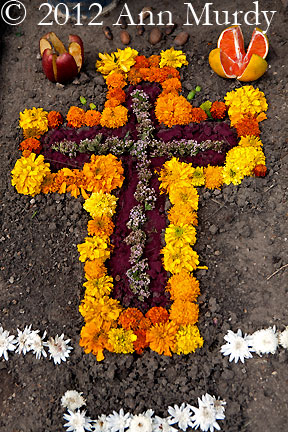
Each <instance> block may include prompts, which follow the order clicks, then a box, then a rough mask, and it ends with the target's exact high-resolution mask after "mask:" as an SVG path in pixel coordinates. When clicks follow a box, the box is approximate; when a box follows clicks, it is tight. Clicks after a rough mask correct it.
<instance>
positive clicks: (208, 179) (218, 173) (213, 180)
mask: <svg viewBox="0 0 288 432" xmlns="http://www.w3.org/2000/svg"><path fill="white" fill-rule="evenodd" d="M222 172H223V168H222V167H220V166H211V165H208V166H207V168H205V169H204V173H205V187H206V188H208V189H220V187H221V186H222V184H223V174H222Z"/></svg>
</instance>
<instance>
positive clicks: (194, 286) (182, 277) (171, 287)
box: [166, 271, 200, 302]
mask: <svg viewBox="0 0 288 432" xmlns="http://www.w3.org/2000/svg"><path fill="white" fill-rule="evenodd" d="M166 289H167V291H169V292H170V298H171V300H173V301H174V300H183V301H189V302H194V301H195V300H196V299H197V297H198V296H199V295H200V288H199V281H198V280H197V279H196V278H195V277H194V276H192V275H191V274H190V273H188V272H187V271H182V272H180V273H178V274H176V275H173V276H171V277H170V279H169V280H168V284H167V287H166Z"/></svg>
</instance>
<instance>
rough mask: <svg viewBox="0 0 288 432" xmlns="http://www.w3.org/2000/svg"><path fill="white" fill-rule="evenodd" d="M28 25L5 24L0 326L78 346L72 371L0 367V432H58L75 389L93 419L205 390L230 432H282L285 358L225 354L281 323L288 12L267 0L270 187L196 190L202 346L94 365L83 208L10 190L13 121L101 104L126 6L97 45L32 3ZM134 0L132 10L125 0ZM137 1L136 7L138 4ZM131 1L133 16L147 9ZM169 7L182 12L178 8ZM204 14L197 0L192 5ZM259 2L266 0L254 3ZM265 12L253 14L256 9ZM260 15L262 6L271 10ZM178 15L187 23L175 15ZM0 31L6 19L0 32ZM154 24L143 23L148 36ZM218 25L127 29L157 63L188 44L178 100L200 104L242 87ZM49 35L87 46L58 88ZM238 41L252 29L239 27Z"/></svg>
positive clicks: (92, 30) (91, 32)
mask: <svg viewBox="0 0 288 432" xmlns="http://www.w3.org/2000/svg"><path fill="white" fill-rule="evenodd" d="M25 3H26V6H27V10H28V13H27V18H26V20H25V21H24V22H23V23H22V24H21V26H20V28H19V27H12V26H10V27H8V26H7V27H4V26H3V25H2V38H1V51H2V55H1V58H2V66H1V91H2V104H1V108H0V109H1V115H2V119H1V132H0V142H1V158H0V164H1V210H2V215H1V222H2V230H1V235H0V242H1V253H0V255H1V270H2V284H1V291H0V322H1V323H2V325H3V326H4V328H6V329H7V330H10V331H11V332H13V333H15V332H16V329H17V327H18V328H21V329H23V327H24V325H26V324H30V323H31V324H32V325H33V327H34V328H39V329H41V331H44V330H47V332H48V333H49V335H56V334H57V333H58V334H61V333H62V332H64V333H65V334H66V335H67V336H69V337H71V339H72V344H73V346H74V350H73V352H72V354H71V356H70V359H69V361H67V363H62V364H61V365H59V366H54V364H53V363H52V362H51V361H48V360H47V361H45V360H42V361H37V360H36V359H34V357H32V355H27V356H26V357H24V356H18V355H17V354H14V355H13V354H12V355H11V356H10V358H9V361H8V362H5V361H4V360H1V361H0V382H1V391H0V431H1V432H8V431H11V432H12V431H13V432H21V431H22V432H36V431H37V432H44V431H47V432H48V431H49V432H56V431H59V430H63V421H62V409H61V406H60V398H61V396H62V395H63V393H64V392H65V391H66V390H67V389H77V390H79V391H83V392H84V395H85V397H86V398H87V406H88V411H89V415H91V417H93V418H95V417H96V416H97V415H99V414H101V413H106V414H108V413H110V412H112V410H117V411H118V410H119V409H120V408H124V410H130V411H131V412H134V413H138V412H141V411H143V410H145V409H148V408H152V409H154V410H155V412H156V414H157V415H167V413H166V408H167V406H168V405H171V404H175V403H176V404H181V403H182V402H183V401H186V402H190V403H192V404H196V402H197V400H196V399H197V397H198V396H200V395H201V394H203V393H205V392H209V393H211V394H215V395H217V396H220V397H221V398H224V399H226V401H227V409H226V416H227V417H226V420H225V421H223V422H220V423H221V428H222V430H224V431H226V432H228V431H229V432H236V431H241V432H243V431H247V432H260V431H261V432H268V431H269V432H286V431H287V421H288V414H287V404H288V396H287V391H286V385H287V384H288V380H287V360H288V354H287V351H286V352H285V351H284V350H283V349H282V350H279V351H278V352H277V353H276V354H275V355H274V356H272V355H270V356H263V357H257V356H254V358H253V359H250V360H248V361H247V362H246V363H245V364H244V365H242V364H237V365H235V364H234V363H233V364H231V363H229V362H228V360H227V358H223V357H222V355H221V354H220V353H219V349H220V346H221V345H222V344H223V336H224V335H225V333H226V332H227V330H228V329H232V330H233V331H236V330H237V329H238V328H241V329H242V330H243V331H244V332H247V333H249V332H253V331H255V330H257V329H259V328H263V327H268V326H270V325H274V324H275V325H276V326H277V328H278V329H281V330H282V329H283V328H284V326H285V325H286V324H288V322H287V306H288V301H287V275H288V268H287V267H286V268H283V269H282V270H280V271H279V272H278V273H277V274H275V275H274V276H273V277H271V278H270V279H269V280H268V277H269V275H271V274H272V273H274V272H275V271H276V270H277V269H280V268H281V267H282V266H284V265H285V264H287V206H286V202H287V172H288V159H287V148H286V146H287V123H285V122H286V114H287V93H288V84H287V69H286V67H287V61H286V55H287V34H286V29H287V15H286V18H285V11H284V6H285V4H284V3H285V2H283V3H282V2H280V1H277V0H272V1H271V2H268V3H269V10H276V11H277V13H276V14H275V17H274V19H273V21H272V24H271V27H270V29H269V32H268V37H269V40H270V52H269V55H268V59H267V60H268V62H269V65H270V67H269V69H268V71H267V73H266V74H265V75H264V76H263V77H262V78H261V79H260V80H259V81H258V82H257V84H256V85H257V86H259V88H260V90H262V91H264V92H265V95H266V97H267V101H268V103H269V111H268V120H266V121H265V122H263V124H262V125H261V130H262V134H261V139H262V141H263V143H264V150H265V154H266V157H267V166H268V169H269V171H268V175H267V176H266V178H264V179H262V178H258V179H255V178H247V179H245V180H244V181H243V182H242V184H241V185H240V186H236V187H235V186H229V187H227V186H226V187H224V188H223V190H222V191H221V192H218V191H215V192H213V193H212V192H207V191H204V192H203V191H201V193H200V195H201V197H200V203H201V206H200V210H199V220H200V223H199V227H198V241H197V244H196V249H197V251H198V253H199V254H200V256H201V260H202V262H204V263H205V264H206V265H207V266H208V267H209V270H208V271H203V270H201V271H198V272H197V277H198V278H199V280H200V284H201V291H202V296H201V299H200V300H201V304H200V321H199V328H200V331H201V334H202V336H203V337H204V340H205V344H204V347H203V349H202V350H198V351H197V353H196V354H193V355H189V356H183V357H182V356H181V357H179V356H176V355H174V356H173V357H172V358H168V357H161V356H158V355H157V354H156V353H153V352H149V351H147V352H145V353H144V355H143V356H141V357H136V356H135V357H134V356H132V355H126V356H125V355H113V354H109V353H107V354H106V357H105V360H104V361H103V362H101V363H97V361H96V359H95V357H94V356H92V355H91V354H90V355H85V354H84V353H83V351H82V349H81V348H80V347H79V346H78V341H79V333H80V329H81V326H82V319H81V316H80V314H79V313H78V305H79V302H80V299H81V297H82V295H83V288H82V283H83V266H82V264H81V263H80V262H79V260H78V253H77V248H76V244H77V243H80V242H82V241H83V238H84V237H85V235H86V223H87V216H86V215H85V211H84V210H83V209H82V205H81V200H75V199H74V198H71V197H70V196H69V195H53V196H46V195H39V196H36V197H35V199H34V200H32V199H31V197H27V196H22V195H19V194H17V193H16V191H15V190H14V188H13V187H12V186H11V177H10V171H11V169H12V168H13V166H14V164H15V161H16V160H17V158H18V157H19V151H18V143H19V138H20V130H19V128H18V117H19V112H20V111H23V110H24V109H25V108H32V107H33V106H35V107H43V108H44V109H47V110H51V109H58V110H59V111H61V112H63V113H67V110H68V107H69V106H71V105H79V97H80V96H81V95H83V96H85V97H86V99H88V100H89V102H90V101H91V102H92V101H93V102H94V103H95V104H96V105H97V106H98V107H100V108H101V106H102V105H103V101H104V100H105V87H103V80H102V78H101V77H100V76H99V74H96V72H95V67H94V64H95V61H96V58H97V55H98V52H104V51H108V52H111V51H113V50H115V49H116V48H118V47H120V48H123V47H124V46H123V45H122V44H121V42H120V40H119V33H120V28H118V27H117V28H116V27H113V26H112V23H114V22H115V21H116V19H117V17H118V16H119V14H120V11H121V8H122V3H121V4H120V5H119V6H118V7H117V9H116V10H114V11H113V12H112V13H111V14H110V15H109V16H106V17H105V18H104V19H105V23H106V25H110V27H111V28H112V31H113V34H114V39H113V41H109V40H107V39H105V37H104V34H103V32H102V29H101V26H100V27H99V28H98V27H97V26H96V27H88V26H87V25H83V26H78V27H77V26H76V27H75V26H73V23H71V22H69V23H67V24H66V25H65V26H62V27H60V26H57V25H55V26H43V28H42V27H41V26H38V25H37V23H38V22H39V21H40V20H41V19H42V18H43V16H44V15H43V10H42V11H38V5H39V2H36V1H35V0H31V1H30V2H25ZM129 3H132V2H129ZM135 3H136V4H135ZM135 3H134V2H133V6H131V11H134V10H137V11H138V12H139V11H140V10H141V9H142V7H143V6H145V5H147V3H145V2H144V1H142V0H141V1H137V2H135ZM176 3H177V4H176ZM194 3H195V7H198V8H200V6H201V5H200V3H201V2H193V4H194ZM259 3H260V2H259ZM251 4H252V3H251V2H247V1H245V0H241V1H238V2H237V9H238V10H245V11H247V10H249V8H250V6H251ZM264 6H265V8H266V9H267V7H266V5H264V4H262V3H261V4H260V8H262V9H263V8H264ZM267 6H268V4H267ZM213 7H214V9H217V10H229V11H230V12H233V11H235V9H236V6H235V4H234V3H233V2H231V1H228V0H223V1H221V3H220V1H215V2H214V6H213ZM161 9H162V10H171V11H173V18H174V21H175V22H176V23H180V24H181V23H183V21H184V19H185V7H184V5H183V3H182V2H173V1H170V0H169V1H168V0H165V1H162V2H161V7H160V6H159V7H158V6H157V12H158V11H159V10H161ZM183 17H184V18H183ZM2 24H3V23H2ZM148 28H149V27H148ZM222 28H223V27H219V26H217V25H213V26H211V27H209V28H208V30H207V27H205V26H198V27H197V26H195V25H194V26H190V27H187V28H185V27H184V28H183V27H182V26H181V25H179V26H178V28H177V30H176V31H175V33H173V34H172V35H170V36H167V37H166V38H163V39H162V41H161V42H160V43H158V44H157V45H155V46H151V45H150V44H149V43H148V33H149V32H148V31H147V27H146V32H145V33H144V35H143V36H139V35H137V34H136V28H135V27H133V26H131V27H128V31H129V33H130V35H131V46H132V47H133V48H135V49H138V50H139V52H140V53H141V54H144V55H150V54H152V53H155V54H156V53H159V52H160V51H161V49H166V48H169V47H170V46H171V45H172V44H173V39H174V36H175V35H176V34H177V33H178V32H180V31H182V30H186V31H188V32H189V34H190V38H189V41H188V42H187V43H186V45H185V46H184V50H185V52H186V53H187V56H188V60H189V67H188V68H187V69H186V71H185V72H184V74H183V79H182V82H183V87H184V95H187V94H188V92H189V91H190V90H191V88H194V87H195V86H196V85H200V86H201V87H202V92H201V93H200V94H199V95H198V96H197V99H195V103H196V104H197V105H198V103H199V104H200V103H201V102H202V101H204V100H206V99H207V98H209V97H210V98H211V99H212V100H216V99H217V98H220V99H221V98H222V99H223V97H224V95H225V94H226V92H227V91H229V90H231V89H234V88H236V87H239V86H240V85H241V84H240V83H239V82H236V81H234V80H230V81H229V80H223V79H221V78H219V77H218V76H216V75H215V74H213V73H212V72H211V70H210V68H209V65H208V61H207V58H208V53H209V51H210V50H211V49H212V48H214V46H215V44H216V40H217V37H218V35H219V33H220V30H222ZM52 30H54V31H55V32H56V33H57V34H58V35H59V36H61V37H62V38H63V39H64V40H65V37H67V36H68V34H69V33H78V34H79V35H80V36H81V37H82V39H83V41H84V44H85V48H86V58H85V65H84V68H83V72H82V74H81V75H80V77H79V79H77V80H75V81H74V82H73V83H72V84H69V85H67V86H65V87H59V86H57V85H55V84H52V83H50V82H49V81H48V80H47V79H46V78H45V77H44V75H43V73H42V69H41V61H40V59H39V56H38V42H39V38H40V36H42V35H43V34H44V33H46V32H47V31H52ZM243 31H244V35H245V36H247V37H246V40H248V36H249V35H251V33H252V27H248V26H243Z"/></svg>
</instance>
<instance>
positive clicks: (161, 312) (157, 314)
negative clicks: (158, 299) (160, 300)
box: [145, 306, 169, 325]
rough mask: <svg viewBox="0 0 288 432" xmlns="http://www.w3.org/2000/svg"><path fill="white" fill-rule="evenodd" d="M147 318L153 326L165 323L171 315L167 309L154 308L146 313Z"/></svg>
mask: <svg viewBox="0 0 288 432" xmlns="http://www.w3.org/2000/svg"><path fill="white" fill-rule="evenodd" d="M145 316H146V318H149V320H150V321H151V322H152V324H153V325H155V324H159V323H165V322H166V321H168V319H169V314H168V312H167V310H166V309H164V308H163V307H161V306H159V307H158V306H154V307H152V308H151V309H149V311H148V312H146V315H145Z"/></svg>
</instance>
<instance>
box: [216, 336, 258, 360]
mask: <svg viewBox="0 0 288 432" xmlns="http://www.w3.org/2000/svg"><path fill="white" fill-rule="evenodd" d="M224 339H225V340H226V341H227V343H226V344H225V345H222V347H221V350H220V352H221V353H222V354H223V355H224V356H228V355H230V358H229V361H230V362H232V361H233V360H235V363H237V362H238V360H239V359H240V360H241V362H242V363H244V360H245V359H248V358H251V357H252V354H251V351H252V349H251V343H250V337H249V336H247V335H246V334H245V335H244V337H242V331H241V330H240V329H238V331H237V333H233V332H232V331H231V330H228V333H227V335H226V336H224Z"/></svg>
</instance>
